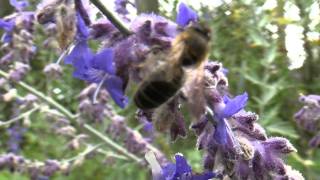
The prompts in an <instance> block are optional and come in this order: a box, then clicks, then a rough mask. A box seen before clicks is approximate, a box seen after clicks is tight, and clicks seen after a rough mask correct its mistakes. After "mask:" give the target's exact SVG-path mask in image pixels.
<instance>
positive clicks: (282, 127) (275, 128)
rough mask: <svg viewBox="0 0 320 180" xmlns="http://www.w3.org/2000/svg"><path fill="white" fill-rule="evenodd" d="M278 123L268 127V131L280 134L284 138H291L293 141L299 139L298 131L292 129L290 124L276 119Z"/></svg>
mask: <svg viewBox="0 0 320 180" xmlns="http://www.w3.org/2000/svg"><path fill="white" fill-rule="evenodd" d="M276 120H277V122H275V123H272V124H270V125H269V126H266V130H267V131H268V132H269V133H271V134H278V135H281V136H284V137H289V138H291V139H298V138H299V135H298V133H297V131H296V130H295V129H294V128H293V127H292V125H291V124H290V123H288V122H284V121H281V120H280V119H276Z"/></svg>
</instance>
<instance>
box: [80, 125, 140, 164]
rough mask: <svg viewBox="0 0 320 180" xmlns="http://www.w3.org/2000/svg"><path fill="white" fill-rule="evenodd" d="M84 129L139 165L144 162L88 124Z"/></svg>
mask: <svg viewBox="0 0 320 180" xmlns="http://www.w3.org/2000/svg"><path fill="white" fill-rule="evenodd" d="M83 127H84V128H85V129H86V130H88V131H90V132H91V133H92V134H94V135H96V136H97V137H99V138H100V139H102V140H103V141H104V142H105V143H106V144H108V145H109V146H111V147H113V148H114V149H115V150H117V151H118V152H120V153H121V154H123V155H125V156H127V157H129V158H131V159H132V160H134V161H136V162H137V163H139V164H141V163H142V162H143V160H142V159H140V158H139V157H137V156H136V155H134V154H131V153H130V152H129V151H127V150H126V149H125V148H123V147H122V146H120V145H118V144H117V143H115V142H113V141H112V140H111V139H110V138H109V137H107V136H105V135H103V134H101V133H100V132H99V131H97V130H96V129H94V128H93V127H92V126H90V125H88V124H84V125H83Z"/></svg>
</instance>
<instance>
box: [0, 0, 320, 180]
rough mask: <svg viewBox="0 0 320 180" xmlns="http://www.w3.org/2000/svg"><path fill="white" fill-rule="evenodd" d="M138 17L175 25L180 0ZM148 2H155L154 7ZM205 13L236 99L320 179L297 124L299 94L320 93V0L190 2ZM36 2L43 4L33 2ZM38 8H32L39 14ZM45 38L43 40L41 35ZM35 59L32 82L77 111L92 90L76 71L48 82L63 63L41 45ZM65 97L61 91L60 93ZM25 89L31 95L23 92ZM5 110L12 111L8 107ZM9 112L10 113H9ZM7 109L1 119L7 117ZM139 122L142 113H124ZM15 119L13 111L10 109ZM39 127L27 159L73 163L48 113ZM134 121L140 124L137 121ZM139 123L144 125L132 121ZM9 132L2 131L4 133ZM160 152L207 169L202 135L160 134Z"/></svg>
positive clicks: (136, 175) (135, 170)
mask: <svg viewBox="0 0 320 180" xmlns="http://www.w3.org/2000/svg"><path fill="white" fill-rule="evenodd" d="M136 1H137V4H138V12H139V13H140V12H150V11H154V12H158V13H159V14H161V15H163V16H165V17H167V18H170V19H172V20H174V18H175V14H174V13H173V12H175V9H176V6H177V4H178V1H176V0H172V1H170V0H159V1H157V0H152V1H150V0H136ZM147 2H148V3H147ZM186 2H187V4H189V5H190V6H191V7H193V8H194V9H196V10H197V11H198V12H199V14H200V16H201V17H202V18H203V19H205V20H206V21H208V22H209V23H210V26H211V28H212V31H213V39H212V51H211V53H210V59H212V60H218V61H221V62H222V63H223V65H224V67H225V68H227V69H228V70H229V74H228V79H229V87H230V91H231V93H232V94H239V93H242V92H244V91H247V92H248V93H249V97H250V98H249V105H248V107H247V110H250V111H253V112H256V113H257V114H259V117H260V119H259V123H260V124H261V125H262V126H263V127H264V128H265V129H266V131H267V133H268V135H269V136H282V137H285V138H288V139H290V141H291V142H292V143H293V145H294V146H295V147H296V148H297V149H298V153H296V154H293V155H291V156H289V157H287V158H286V160H287V163H288V164H289V165H291V166H293V167H294V168H295V169H298V170H299V171H300V172H301V173H302V174H303V175H304V177H305V178H306V179H308V180H309V179H310V180H313V179H319V177H320V154H319V150H316V149H310V148H308V140H309V138H310V137H311V134H307V133H306V132H304V131H303V130H301V129H300V128H299V127H297V125H296V124H295V121H294V119H293V115H294V113H295V112H297V111H298V110H299V108H301V106H302V105H301V104H299V102H298V97H299V94H301V93H302V94H320V83H319V82H320V76H319V75H320V73H319V70H320V60H319V57H320V46H319V45H320V34H319V33H320V10H319V9H320V3H319V1H317V0H288V1H285V0H267V1H263V0H233V1H232V0H208V1H193V0H189V1H186ZM32 3H33V4H34V5H35V4H36V3H38V2H35V1H34V2H32ZM34 8H35V6H34V7H32V8H31V9H34ZM10 12H12V8H11V7H10V6H9V5H8V2H7V1H6V0H2V1H1V6H0V16H1V17H2V16H4V15H7V14H9V13H10ZM42 31H43V30H41V28H37V30H36V32H37V33H38V34H40V35H38V36H36V39H35V42H36V43H39V44H40V42H42V41H43V40H44V39H45V37H44V36H43V34H44V33H43V32H42ZM41 34H42V36H41ZM38 50H39V52H38V53H37V55H36V57H35V59H34V60H33V61H32V63H31V64H32V71H31V73H30V74H29V75H28V76H27V78H26V79H25V81H26V82H27V83H29V84H32V85H33V86H34V87H35V88H37V89H39V90H41V91H43V92H45V93H46V94H49V95H51V96H52V97H53V98H55V99H56V100H57V101H59V102H61V103H62V104H64V105H66V106H67V107H68V108H69V109H70V110H72V111H75V110H76V108H77V100H76V99H75V96H76V95H77V94H78V93H79V92H80V91H81V89H82V88H83V87H84V83H83V82H81V81H80V80H76V79H73V78H72V76H71V72H72V69H71V68H70V67H67V66H65V67H64V74H63V78H61V79H60V80H54V81H46V80H45V79H43V80H40V81H39V79H38V77H39V74H41V76H43V72H42V70H43V67H44V66H45V65H46V64H48V63H49V62H54V61H55V60H56V59H57V56H58V55H57V54H56V53H53V52H52V51H51V52H50V51H47V50H45V49H41V48H40V47H39V49H38ZM56 88H58V89H60V90H61V92H59V93H57V94H56V93H54V91H53V90H54V89H56ZM21 92H23V91H21ZM0 106H1V109H3V108H4V107H5V105H4V104H1V105H0ZM2 112H4V111H2ZM6 113H7V112H4V113H3V114H2V115H1V118H4V117H6ZM119 113H121V114H122V115H126V116H128V119H133V118H132V117H133V116H134V109H133V108H129V109H126V110H124V111H121V110H119ZM8 114H9V112H8ZM32 118H33V120H32V122H33V124H32V126H31V127H30V128H29V130H28V131H27V133H26V135H25V137H24V143H23V145H22V148H23V151H22V154H23V155H25V156H26V157H28V158H30V159H32V158H34V159H39V160H45V159H46V158H48V157H49V158H58V159H61V158H65V157H68V156H69V157H70V156H72V154H73V153H72V152H70V153H69V152H66V151H65V149H66V147H65V143H66V140H64V139H63V138H61V139H60V138H57V137H56V136H55V135H53V134H51V133H50V131H49V130H47V129H48V127H49V124H48V123H47V122H46V121H45V120H44V117H43V116H41V114H34V115H33V116H32ZM131 121H132V120H131ZM131 124H136V123H135V122H132V123H131ZM1 131H2V130H1ZM1 134H2V136H3V137H1V139H2V140H3V141H1V142H0V143H1V144H0V145H1V152H4V151H5V149H6V141H5V140H6V138H7V137H6V136H5V135H3V134H4V133H1ZM158 142H159V143H158V144H160V146H159V147H161V148H160V149H162V150H164V152H166V153H167V154H168V155H171V156H173V154H174V153H176V152H181V153H183V154H184V155H185V156H186V158H187V159H188V160H189V162H190V164H192V166H193V168H194V169H195V170H201V162H202V154H201V152H198V151H196V149H195V144H196V140H195V136H194V135H193V134H192V133H189V137H188V139H179V140H177V141H176V142H175V143H167V142H168V137H166V136H164V135H162V136H159V137H158ZM149 173H150V172H149V170H148V169H141V168H140V167H137V166H136V165H134V164H130V163H126V162H121V161H120V162H116V163H111V164H110V163H109V164H108V163H103V158H101V157H99V156H94V157H93V158H92V159H89V160H86V161H85V163H84V164H83V165H81V166H80V167H77V168H76V169H74V170H73V171H72V172H71V174H69V175H68V176H64V175H59V174H57V175H55V176H54V178H53V179H92V178H94V179H147V177H150V174H149ZM0 179H16V180H20V179H28V178H27V177H26V176H23V175H19V174H18V173H15V174H11V173H10V172H9V171H1V172H0Z"/></svg>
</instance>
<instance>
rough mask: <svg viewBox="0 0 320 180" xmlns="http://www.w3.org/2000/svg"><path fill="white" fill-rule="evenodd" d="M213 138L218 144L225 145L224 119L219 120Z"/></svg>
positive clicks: (225, 127)
mask: <svg viewBox="0 0 320 180" xmlns="http://www.w3.org/2000/svg"><path fill="white" fill-rule="evenodd" d="M213 137H214V139H215V140H216V142H217V143H219V144H226V143H227V125H226V122H225V120H224V119H219V121H218V124H217V126H216V130H215V131H214V134H213Z"/></svg>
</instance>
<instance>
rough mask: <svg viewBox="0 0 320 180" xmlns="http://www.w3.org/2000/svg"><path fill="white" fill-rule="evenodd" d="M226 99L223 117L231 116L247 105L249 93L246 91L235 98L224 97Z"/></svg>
mask: <svg viewBox="0 0 320 180" xmlns="http://www.w3.org/2000/svg"><path fill="white" fill-rule="evenodd" d="M224 101H226V102H227V103H226V107H225V108H224V110H223V116H222V117H223V118H229V117H231V116H232V115H234V114H236V113H237V112H239V111H240V110H241V109H243V108H244V107H245V106H246V104H247V101H248V94H247V93H246V92H245V93H243V94H242V95H239V96H236V97H235V98H233V99H228V98H224Z"/></svg>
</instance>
